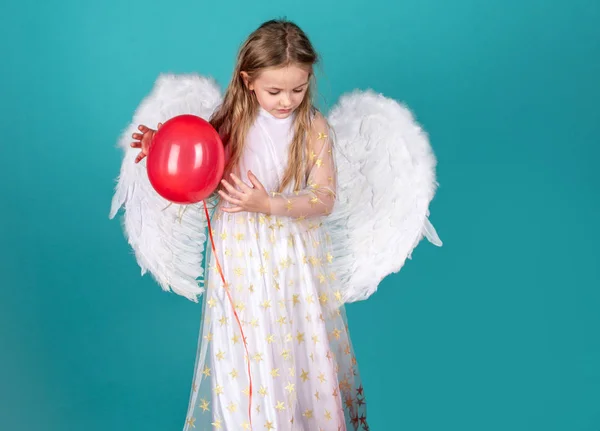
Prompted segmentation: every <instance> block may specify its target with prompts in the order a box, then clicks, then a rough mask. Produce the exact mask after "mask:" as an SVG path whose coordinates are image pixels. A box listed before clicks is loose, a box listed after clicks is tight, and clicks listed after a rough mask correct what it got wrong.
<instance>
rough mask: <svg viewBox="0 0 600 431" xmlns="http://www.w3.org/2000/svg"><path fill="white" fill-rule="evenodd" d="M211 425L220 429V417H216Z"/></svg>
mask: <svg viewBox="0 0 600 431" xmlns="http://www.w3.org/2000/svg"><path fill="white" fill-rule="evenodd" d="M211 425H212V426H214V427H215V428H216V429H218V430H220V429H221V419H217V420H216V421H214V422H213V423H212V424H211Z"/></svg>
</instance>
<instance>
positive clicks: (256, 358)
mask: <svg viewBox="0 0 600 431" xmlns="http://www.w3.org/2000/svg"><path fill="white" fill-rule="evenodd" d="M252 359H254V360H255V361H256V362H260V361H262V360H263V355H262V353H255V354H254V356H253V357H252Z"/></svg>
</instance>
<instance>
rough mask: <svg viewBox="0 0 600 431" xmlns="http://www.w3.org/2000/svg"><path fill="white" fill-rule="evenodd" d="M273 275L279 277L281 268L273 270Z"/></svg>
mask: <svg viewBox="0 0 600 431" xmlns="http://www.w3.org/2000/svg"><path fill="white" fill-rule="evenodd" d="M273 277H275V278H277V277H279V269H277V268H275V269H274V270H273Z"/></svg>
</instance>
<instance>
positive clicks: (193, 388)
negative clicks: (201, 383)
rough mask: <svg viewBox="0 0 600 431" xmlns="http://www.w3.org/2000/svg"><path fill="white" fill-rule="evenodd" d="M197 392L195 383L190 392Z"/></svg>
mask: <svg viewBox="0 0 600 431" xmlns="http://www.w3.org/2000/svg"><path fill="white" fill-rule="evenodd" d="M197 390H198V386H196V382H194V384H193V385H192V392H196V391H197Z"/></svg>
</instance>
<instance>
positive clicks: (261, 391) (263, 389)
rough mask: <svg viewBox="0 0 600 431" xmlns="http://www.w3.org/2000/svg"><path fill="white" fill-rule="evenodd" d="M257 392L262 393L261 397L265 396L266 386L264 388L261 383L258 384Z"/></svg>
mask: <svg viewBox="0 0 600 431" xmlns="http://www.w3.org/2000/svg"><path fill="white" fill-rule="evenodd" d="M258 393H259V394H260V395H262V396H263V397H266V396H267V388H265V387H264V386H263V385H260V389H259V390H258Z"/></svg>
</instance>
